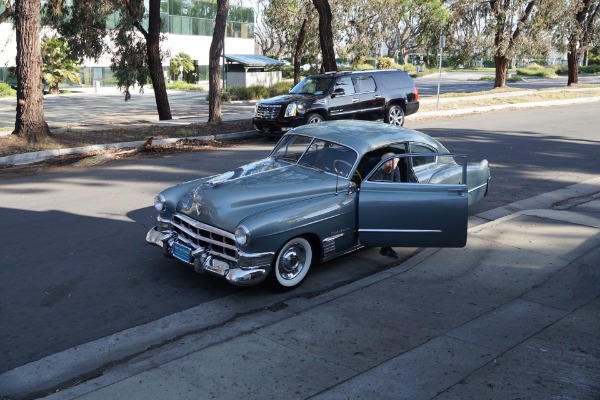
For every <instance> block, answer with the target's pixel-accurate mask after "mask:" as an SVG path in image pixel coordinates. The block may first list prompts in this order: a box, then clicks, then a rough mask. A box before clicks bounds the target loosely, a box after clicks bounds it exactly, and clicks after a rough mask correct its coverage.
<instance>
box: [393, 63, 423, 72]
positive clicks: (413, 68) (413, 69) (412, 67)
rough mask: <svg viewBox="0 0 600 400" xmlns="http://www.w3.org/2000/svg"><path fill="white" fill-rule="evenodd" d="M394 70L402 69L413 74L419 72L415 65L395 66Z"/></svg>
mask: <svg viewBox="0 0 600 400" xmlns="http://www.w3.org/2000/svg"><path fill="white" fill-rule="evenodd" d="M393 68H394V69H400V70H402V71H406V72H408V73H413V72H417V67H416V66H415V65H412V64H403V65H400V64H394V66H393Z"/></svg>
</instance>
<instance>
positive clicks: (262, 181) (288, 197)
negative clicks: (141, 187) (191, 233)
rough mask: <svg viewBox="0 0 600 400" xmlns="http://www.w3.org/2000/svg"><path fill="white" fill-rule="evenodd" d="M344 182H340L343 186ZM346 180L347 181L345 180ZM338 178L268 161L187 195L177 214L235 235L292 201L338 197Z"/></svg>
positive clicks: (217, 180) (221, 178)
mask: <svg viewBox="0 0 600 400" xmlns="http://www.w3.org/2000/svg"><path fill="white" fill-rule="evenodd" d="M341 181H342V179H340V180H339V182H338V183H340V184H341ZM344 181H345V180H344ZM335 186H336V177H335V176H334V175H331V174H328V173H326V172H322V171H318V170H314V169H311V168H307V167H304V166H300V165H295V164H288V163H284V162H281V161H277V160H274V159H265V160H261V161H257V162H255V163H252V164H248V165H245V166H243V167H240V168H238V169H236V170H234V171H230V172H227V173H225V174H222V175H218V176H216V177H213V178H211V179H210V180H208V181H206V182H204V183H202V184H201V185H199V186H197V187H195V188H194V189H193V190H191V191H189V192H188V193H187V194H186V195H184V196H183V197H182V198H181V200H180V201H179V204H178V205H177V211H178V212H180V213H183V214H185V215H187V216H189V217H190V218H193V219H195V220H197V221H200V222H203V223H205V224H208V225H211V226H215V227H218V228H220V229H223V230H226V231H228V232H234V231H235V228H236V227H237V225H238V224H239V223H240V222H242V221H243V220H244V218H246V217H248V216H250V215H253V214H255V213H257V212H261V211H263V210H266V209H269V208H274V207H278V206H281V205H284V204H290V203H291V202H298V201H305V200H306V199H309V198H312V197H316V196H322V195H326V194H328V195H332V196H333V195H334V192H335Z"/></svg>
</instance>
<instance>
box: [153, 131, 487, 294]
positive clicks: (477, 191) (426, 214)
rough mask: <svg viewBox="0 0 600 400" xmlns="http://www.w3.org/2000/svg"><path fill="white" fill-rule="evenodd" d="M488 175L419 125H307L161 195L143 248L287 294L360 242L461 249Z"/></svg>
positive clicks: (236, 281) (484, 168)
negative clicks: (260, 155) (252, 157)
mask: <svg viewBox="0 0 600 400" xmlns="http://www.w3.org/2000/svg"><path fill="white" fill-rule="evenodd" d="M389 161H392V162H393V165H394V168H397V171H396V172H395V173H392V174H388V175H389V176H390V177H386V176H384V175H386V174H381V173H380V172H381V171H382V169H384V167H385V166H386V164H387V165H388V166H390V165H391V164H392V163H389ZM489 179H490V172H489V167H488V162H487V160H483V161H481V162H479V163H477V164H467V159H466V156H464V155H459V154H451V153H450V152H449V151H448V150H447V149H446V148H445V147H444V146H443V145H442V144H440V143H439V142H438V141H437V140H435V139H433V138H431V137H429V136H427V135H425V134H423V133H421V132H417V131H415V130H411V129H406V128H402V127H398V126H393V125H388V124H383V123H377V122H366V121H332V122H323V123H320V124H310V125H305V126H301V127H298V128H295V129H293V130H291V131H289V132H288V133H286V134H285V135H284V136H283V137H282V138H281V139H280V140H279V142H278V143H277V145H276V146H275V148H274V149H273V151H272V152H271V153H270V155H269V156H268V157H267V158H265V159H262V160H259V161H256V162H253V163H250V164H247V165H244V166H241V167H239V168H237V169H235V170H234V171H230V172H226V173H224V174H221V175H217V176H211V177H205V178H202V179H198V180H194V181H190V182H185V183H181V184H179V185H176V186H173V187H171V188H168V189H166V190H164V191H162V192H161V193H160V194H159V195H158V196H156V198H155V201H154V206H155V208H156V209H157V211H158V212H159V215H158V224H157V226H156V227H154V228H152V229H151V230H150V231H149V232H148V234H147V236H146V241H147V242H149V243H151V244H154V245H157V246H159V247H162V249H163V253H164V255H165V256H166V257H170V258H173V257H174V258H176V259H179V260H180V261H183V262H184V263H186V264H189V265H190V266H193V268H194V269H195V271H196V272H199V273H202V272H209V273H213V274H216V275H220V276H222V277H224V278H225V279H227V280H228V281H229V282H231V283H232V284H235V285H243V286H245V285H254V284H257V283H260V282H262V281H263V280H265V279H268V280H269V281H270V282H271V284H273V286H274V287H275V288H276V289H279V290H289V289H292V288H294V287H297V286H298V285H299V284H300V283H301V282H302V281H303V280H304V278H305V277H306V274H307V273H308V271H309V269H310V267H311V265H313V264H314V263H315V262H318V261H328V260H331V259H333V258H335V257H338V256H341V255H343V254H346V253H348V252H350V251H353V250H356V249H358V248H360V247H363V246H390V247H391V246H393V247H463V246H464V245H465V244H466V240H467V207H468V205H469V204H472V203H473V202H475V201H477V200H479V199H481V198H482V197H484V196H485V195H486V194H487V192H488V183H489Z"/></svg>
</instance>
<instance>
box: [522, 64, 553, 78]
mask: <svg viewBox="0 0 600 400" xmlns="http://www.w3.org/2000/svg"><path fill="white" fill-rule="evenodd" d="M517 74H519V75H525V76H539V77H544V78H552V77H554V76H556V73H555V72H554V69H552V68H544V67H542V66H541V65H537V64H532V65H530V66H528V67H524V68H517Z"/></svg>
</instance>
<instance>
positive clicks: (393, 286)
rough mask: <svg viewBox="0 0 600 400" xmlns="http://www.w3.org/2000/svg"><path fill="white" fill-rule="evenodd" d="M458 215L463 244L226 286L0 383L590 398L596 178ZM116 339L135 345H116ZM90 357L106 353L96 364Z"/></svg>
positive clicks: (597, 291)
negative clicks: (275, 290)
mask: <svg viewBox="0 0 600 400" xmlns="http://www.w3.org/2000/svg"><path fill="white" fill-rule="evenodd" d="M471 226H472V227H471V228H470V229H469V239H468V243H467V246H466V247H465V248H462V249H425V250H424V251H422V252H421V253H419V254H418V255H416V256H415V257H413V258H411V259H409V260H408V261H406V262H404V263H401V264H399V265H396V266H394V267H392V268H390V269H388V270H386V271H384V272H381V273H378V274H376V275H372V276H369V277H367V278H365V279H362V280H359V281H356V282H353V283H351V284H349V285H346V286H343V287H340V288H338V289H335V290H333V291H330V292H327V293H324V294H319V295H315V296H313V297H308V298H304V297H302V298H288V299H286V298H284V297H282V299H283V300H282V301H281V302H280V303H277V304H275V305H273V306H272V307H269V308H268V309H257V310H255V311H254V312H245V313H244V312H240V309H241V308H243V307H252V304H257V301H256V300H255V298H253V295H252V294H249V293H253V292H241V293H240V294H239V296H237V297H235V299H227V300H219V301H217V302H216V303H218V304H205V305H203V306H200V307H197V308H196V309H191V310H187V311H185V312H183V313H179V314H175V315H172V316H169V317H165V318H163V319H161V320H158V321H155V322H153V323H150V324H147V325H146V326H141V327H136V328H132V329H131V330H128V331H125V332H121V333H119V334H116V335H113V336H111V337H109V338H105V339H101V340H100V341H98V342H97V343H88V344H85V345H82V346H79V347H78V348H74V349H71V350H68V351H66V352H63V353H62V354H56V355H53V356H50V357H47V358H46V359H43V360H40V361H38V362H35V363H31V364H28V365H25V366H23V367H19V368H16V369H14V370H11V371H8V372H6V373H4V374H1V375H0V388H3V389H4V390H3V392H4V393H3V394H6V395H9V396H23V395H26V394H29V393H34V392H35V391H38V390H42V389H47V388H49V387H52V386H54V385H57V384H59V382H65V381H67V380H69V379H74V381H72V384H73V386H72V387H71V388H65V386H62V387H61V390H60V391H57V392H56V393H54V394H52V395H49V396H48V397H47V398H48V399H52V400H56V399H86V400H93V399H116V398H123V399H124V398H127V399H205V398H218V399H235V400H237V399H281V398H290V399H306V398H314V399H411V400H415V399H416V400H418V399H434V398H435V399H514V398H522V399H523V398H527V399H549V398H577V399H598V398H600V386H598V376H600V263H599V262H598V261H599V260H600V178H596V179H592V180H590V181H587V182H583V183H579V184H575V185H572V186H569V187H567V188H564V189H561V190H558V191H555V192H552V193H547V194H544V195H540V196H536V197H534V198H531V199H527V200H524V201H521V202H518V203H514V204H511V205H509V206H506V207H502V208H499V209H495V210H491V211H487V212H484V213H482V214H479V215H477V216H476V218H475V220H474V221H471ZM373 251H375V250H373ZM223 313H225V314H227V315H223ZM219 317H221V322H218V321H219ZM182 324H183V325H185V324H188V325H187V328H186V329H187V330H186V334H183V335H177V334H173V336H171V340H168V341H167V340H165V341H163V342H162V343H166V344H164V345H160V346H158V347H154V346H155V345H156V343H155V344H154V346H153V345H152V344H150V343H147V344H146V343H144V341H145V339H146V336H147V335H150V336H151V335H156V334H158V333H165V334H166V335H169V332H174V331H173V329H175V328H174V325H182ZM127 341H136V342H140V343H141V345H142V346H146V347H142V348H141V350H140V351H139V352H138V355H137V356H133V357H130V356H126V355H124V354H120V353H119V352H121V351H123V348H122V343H123V342H127ZM100 353H103V354H104V355H105V356H106V355H107V354H112V356H113V358H112V360H113V361H118V360H121V361H119V362H117V363H116V364H113V363H110V364H108V365H105V367H104V368H102V369H98V368H99V367H100V366H99V365H94V362H93V360H94V359H95V358H97V357H98V356H99V354H100ZM61 374H62V375H61ZM77 376H79V378H76V377H77Z"/></svg>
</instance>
